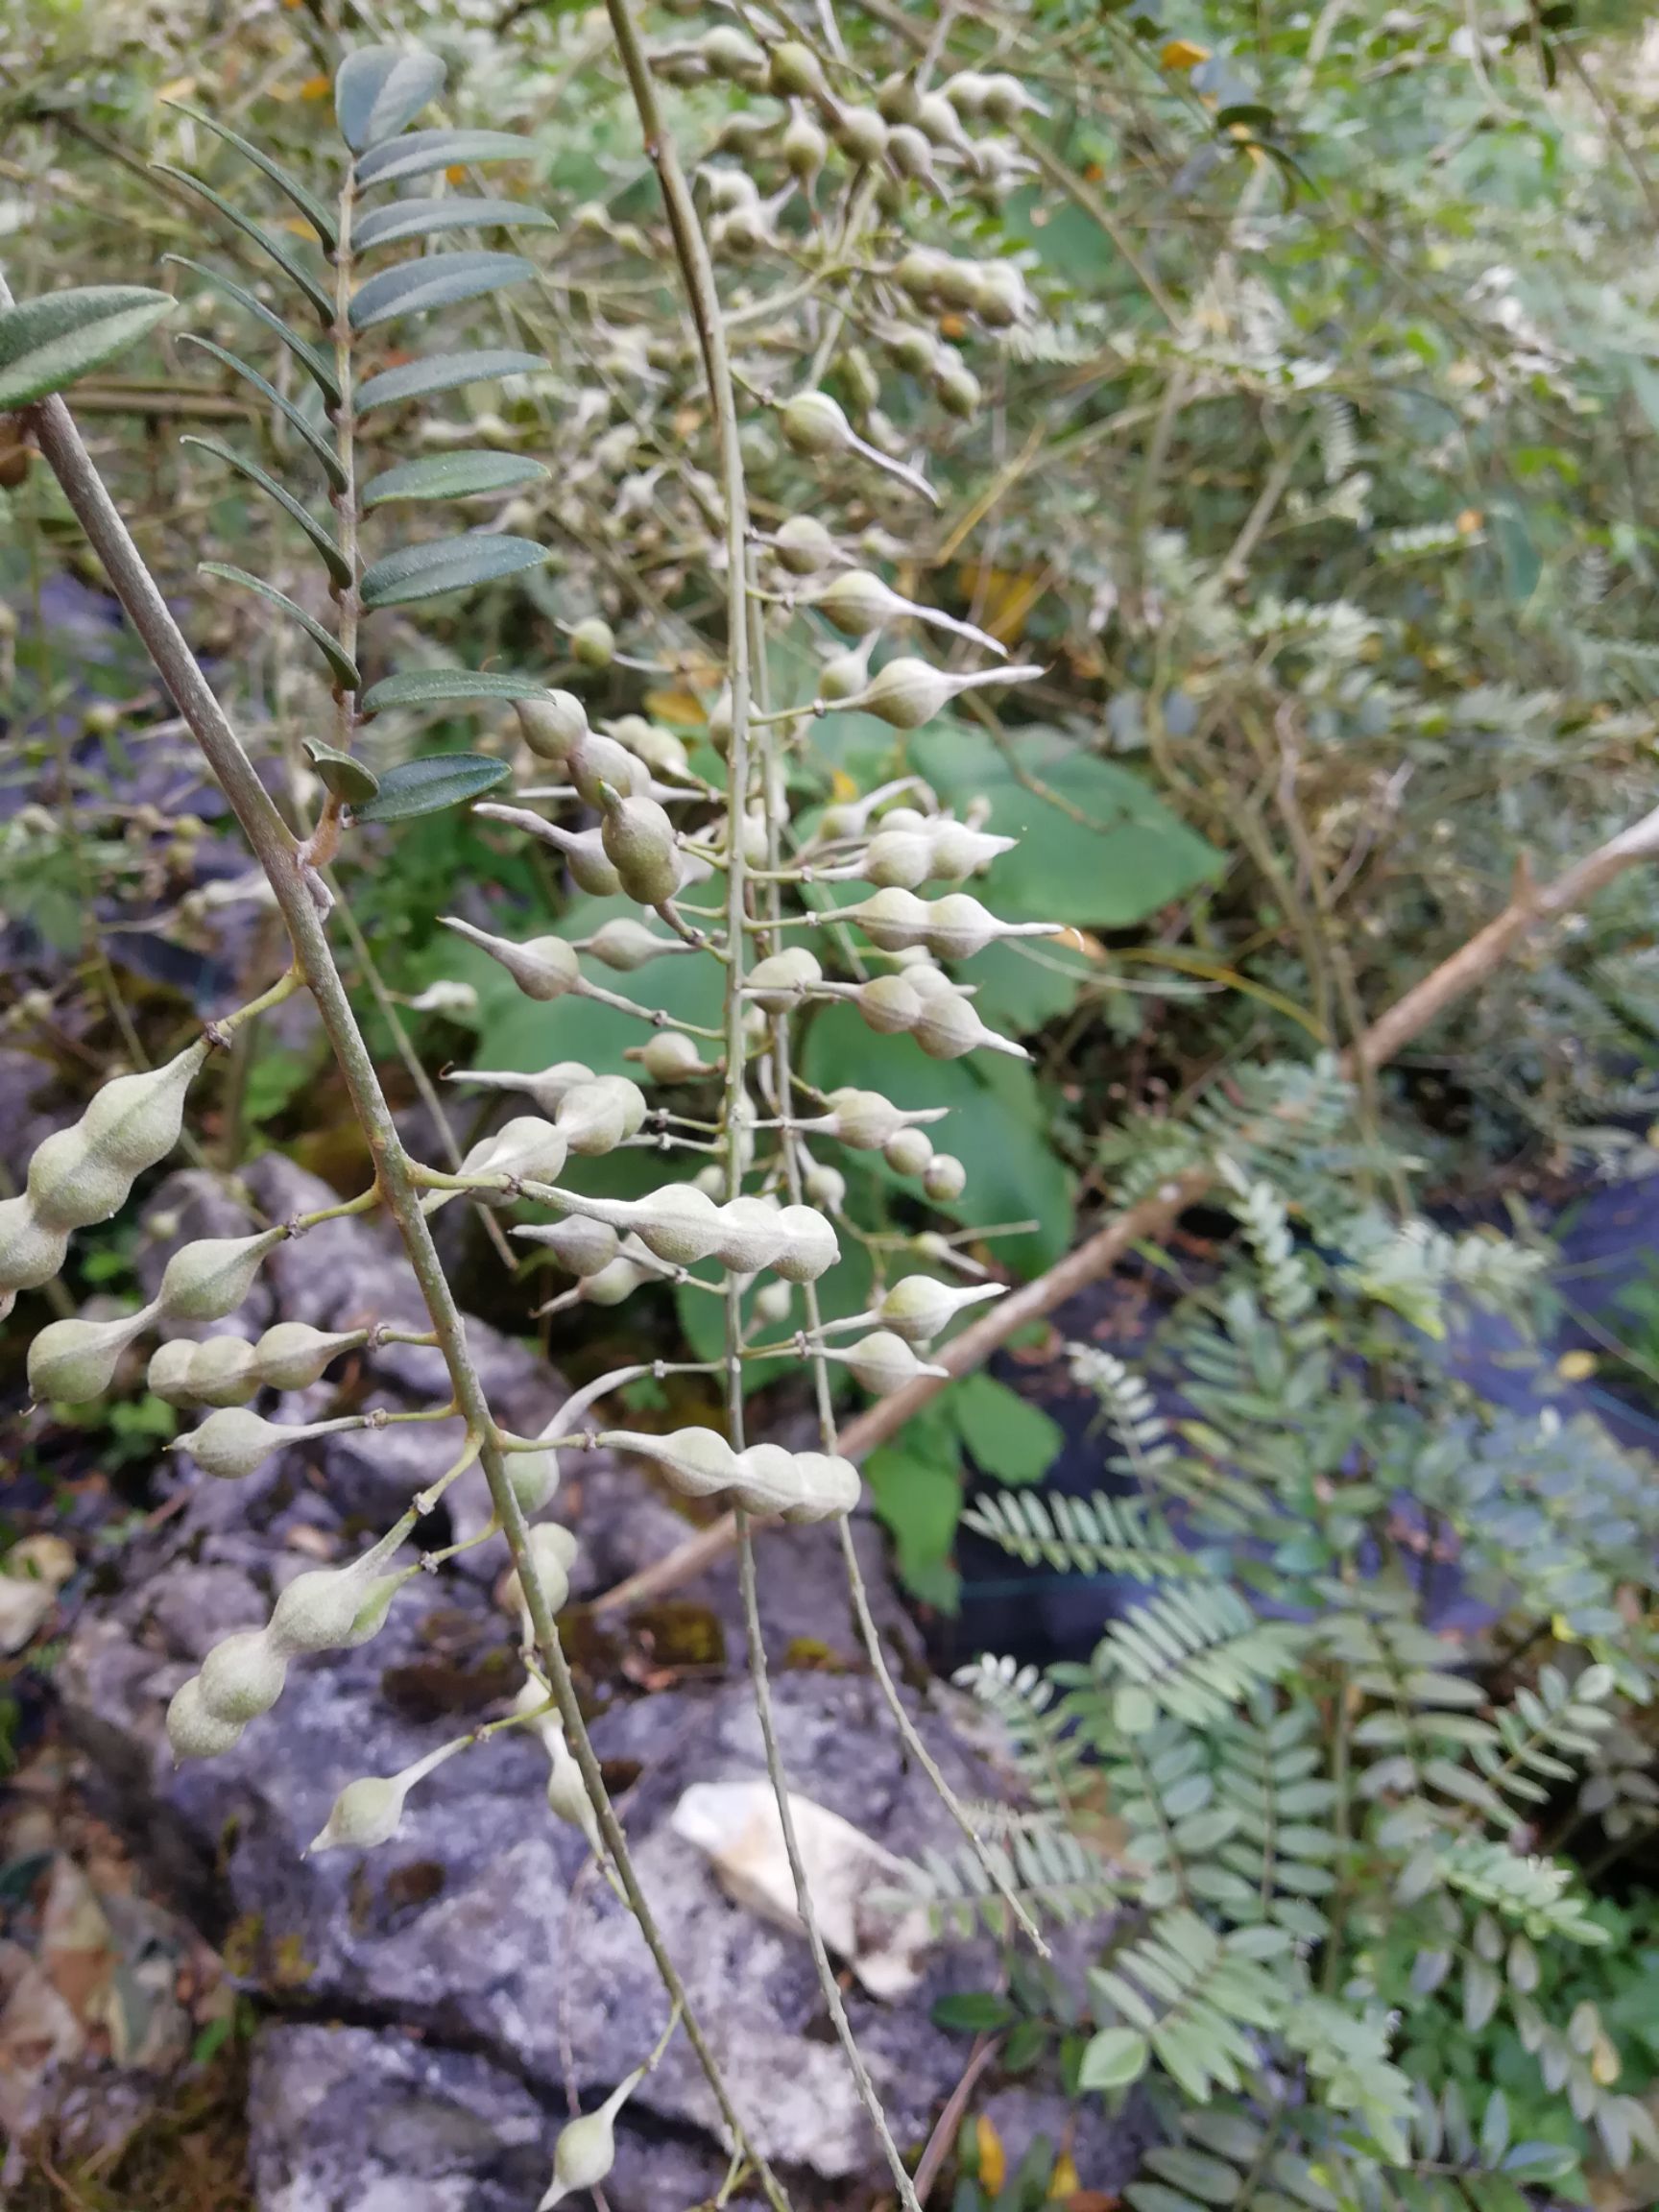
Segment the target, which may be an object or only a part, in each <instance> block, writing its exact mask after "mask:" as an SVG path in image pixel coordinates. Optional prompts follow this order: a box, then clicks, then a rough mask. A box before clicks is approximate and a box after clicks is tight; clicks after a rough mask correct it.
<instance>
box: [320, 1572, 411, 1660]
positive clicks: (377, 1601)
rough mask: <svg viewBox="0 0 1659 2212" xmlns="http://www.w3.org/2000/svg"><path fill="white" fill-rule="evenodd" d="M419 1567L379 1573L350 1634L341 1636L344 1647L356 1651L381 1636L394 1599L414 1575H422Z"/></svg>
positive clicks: (364, 1594)
mask: <svg viewBox="0 0 1659 2212" xmlns="http://www.w3.org/2000/svg"><path fill="white" fill-rule="evenodd" d="M420 1572H421V1570H420V1568H419V1567H401V1568H399V1569H398V1571H397V1574H396V1575H375V1576H374V1577H373V1580H372V1581H371V1582H370V1583H369V1585H368V1587H367V1588H366V1589H365V1590H364V1593H363V1602H362V1604H361V1605H359V1606H358V1608H357V1611H356V1615H355V1617H354V1618H353V1620H352V1623H351V1630H350V1633H349V1635H347V1636H343V1637H342V1638H341V1640H340V1641H341V1647H342V1648H343V1649H345V1650H347V1651H355V1650H356V1648H357V1647H358V1646H359V1645H360V1644H367V1643H369V1642H370V1640H371V1639H372V1638H373V1637H375V1636H378V1635H379V1633H380V1631H381V1629H382V1628H384V1627H385V1625H386V1616H387V1614H388V1613H389V1612H390V1611H391V1610H392V1600H393V1599H394V1598H396V1597H397V1593H398V1591H399V1590H401V1589H402V1587H403V1585H404V1583H405V1582H407V1581H408V1580H409V1579H410V1578H411V1576H413V1575H419V1574H420Z"/></svg>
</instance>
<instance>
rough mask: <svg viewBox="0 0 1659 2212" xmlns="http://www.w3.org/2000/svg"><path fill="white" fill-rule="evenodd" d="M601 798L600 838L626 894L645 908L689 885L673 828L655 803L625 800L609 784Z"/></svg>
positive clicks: (601, 788)
mask: <svg viewBox="0 0 1659 2212" xmlns="http://www.w3.org/2000/svg"><path fill="white" fill-rule="evenodd" d="M600 798H601V802H602V804H603V805H604V808H605V820H604V822H603V823H602V824H601V826H600V831H599V834H600V838H601V840H602V842H603V844H604V847H605V854H606V857H607V858H608V859H609V860H610V862H611V865H612V866H613V868H614V869H615V871H616V874H617V878H618V879H619V880H620V882H621V885H622V888H623V890H624V891H625V892H626V893H627V895H628V897H629V898H630V899H637V901H638V902H639V903H640V905H642V906H661V904H662V903H663V902H664V901H665V900H668V899H672V898H673V896H674V894H675V892H676V891H678V890H679V888H680V886H681V884H682V883H684V881H685V861H684V859H683V857H682V855H681V852H680V846H679V842H678V840H677V839H676V837H675V835H674V825H673V823H672V822H670V821H669V819H668V816H667V815H666V813H665V812H664V811H663V809H662V808H661V806H660V805H658V804H657V802H656V800H655V799H644V798H628V799H625V798H623V796H622V794H621V793H620V792H619V791H617V790H616V789H615V788H614V787H613V785H612V784H610V783H605V784H602V785H601V786H600Z"/></svg>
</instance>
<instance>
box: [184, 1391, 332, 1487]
mask: <svg viewBox="0 0 1659 2212" xmlns="http://www.w3.org/2000/svg"><path fill="white" fill-rule="evenodd" d="M334 1426H335V1424H334V1423H333V1422H329V1421H313V1422H309V1423H306V1424H304V1425H302V1426H301V1427H297V1428H293V1429H279V1428H278V1427H277V1425H276V1422H275V1421H267V1420H266V1419H265V1418H264V1417H263V1416H262V1415H261V1414H258V1413H250V1412H249V1411H248V1409H247V1407H242V1406H230V1407H225V1408H224V1409H223V1410H222V1411H220V1412H217V1413H209V1414H208V1416H207V1418H206V1420H205V1421H204V1422H203V1424H202V1426H201V1428H200V1429H193V1430H191V1431H190V1432H189V1434H188V1435H185V1436H180V1437H179V1438H178V1439H177V1442H178V1444H179V1446H180V1448H181V1449H182V1450H184V1451H186V1452H188V1453H189V1455H190V1456H191V1457H192V1458H193V1459H194V1460H195V1462H196V1464H197V1466H198V1467H200V1468H201V1470H202V1472H203V1474H204V1475H213V1476H217V1477H218V1479H220V1480H221V1481H224V1482H234V1481H237V1480H239V1479H241V1477H243V1476H244V1475H252V1472H253V1470H254V1469H255V1468H256V1467H258V1466H261V1465H262V1464H263V1463H264V1461H265V1460H267V1459H269V1458H270V1456H271V1455H272V1453H273V1452H279V1451H281V1450H282V1448H283V1447H284V1446H285V1445H288V1444H302V1443H304V1442H305V1440H306V1438H307V1437H311V1436H319V1435H322V1434H324V1433H325V1431H328V1430H330V1429H332V1428H333V1427H334Z"/></svg>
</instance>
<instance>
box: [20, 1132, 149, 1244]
mask: <svg viewBox="0 0 1659 2212" xmlns="http://www.w3.org/2000/svg"><path fill="white" fill-rule="evenodd" d="M129 1190H132V1176H131V1175H130V1174H129V1173H128V1171H127V1169H126V1168H125V1167H123V1166H121V1165H120V1163H119V1162H118V1161H115V1160H108V1159H97V1158H95V1157H94V1155H93V1152H92V1148H91V1146H90V1144H89V1143H88V1142H87V1140H86V1137H85V1134H84V1130H83V1128H82V1126H81V1124H80V1123H79V1122H77V1123H76V1124H75V1126H74V1127H73V1128H71V1129H60V1130H58V1131H57V1132H56V1134H55V1135H53V1136H51V1137H48V1138H47V1139H46V1140H45V1141H44V1142H42V1143H41V1144H39V1145H38V1146H36V1152H35V1157H34V1158H33V1159H32V1160H31V1161H30V1163H29V1204H30V1205H31V1207H32V1208H33V1209H34V1213H35V1216H36V1220H38V1221H39V1222H40V1223H41V1225H42V1226H43V1227H45V1228H47V1229H58V1230H62V1231H64V1232H65V1233H67V1232H68V1231H69V1230H71V1229H84V1228H86V1227H88V1226H89V1225H90V1224H91V1223H92V1222H94V1221H108V1218H109V1216H110V1215H111V1214H118V1213H119V1212H120V1210H121V1208H122V1207H123V1206H124V1205H125V1204H126V1202H127V1193H128V1191H129Z"/></svg>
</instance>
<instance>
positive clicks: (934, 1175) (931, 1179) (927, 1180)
mask: <svg viewBox="0 0 1659 2212" xmlns="http://www.w3.org/2000/svg"><path fill="white" fill-rule="evenodd" d="M922 1188H923V1190H925V1191H926V1194H927V1196H928V1197H929V1198H931V1199H933V1200H934V1202H935V1203H936V1204H938V1205H949V1204H950V1201H951V1199H953V1198H960V1197H961V1195H962V1193H963V1191H964V1190H966V1189H967V1188H968V1170H967V1168H966V1167H964V1166H963V1165H962V1163H961V1161H960V1160H958V1159H957V1158H956V1157H955V1156H954V1155H953V1154H952V1153H950V1152H935V1153H934V1155H933V1157H932V1159H931V1160H929V1161H928V1163H927V1166H926V1169H925V1170H924V1173H923V1176H922Z"/></svg>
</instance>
